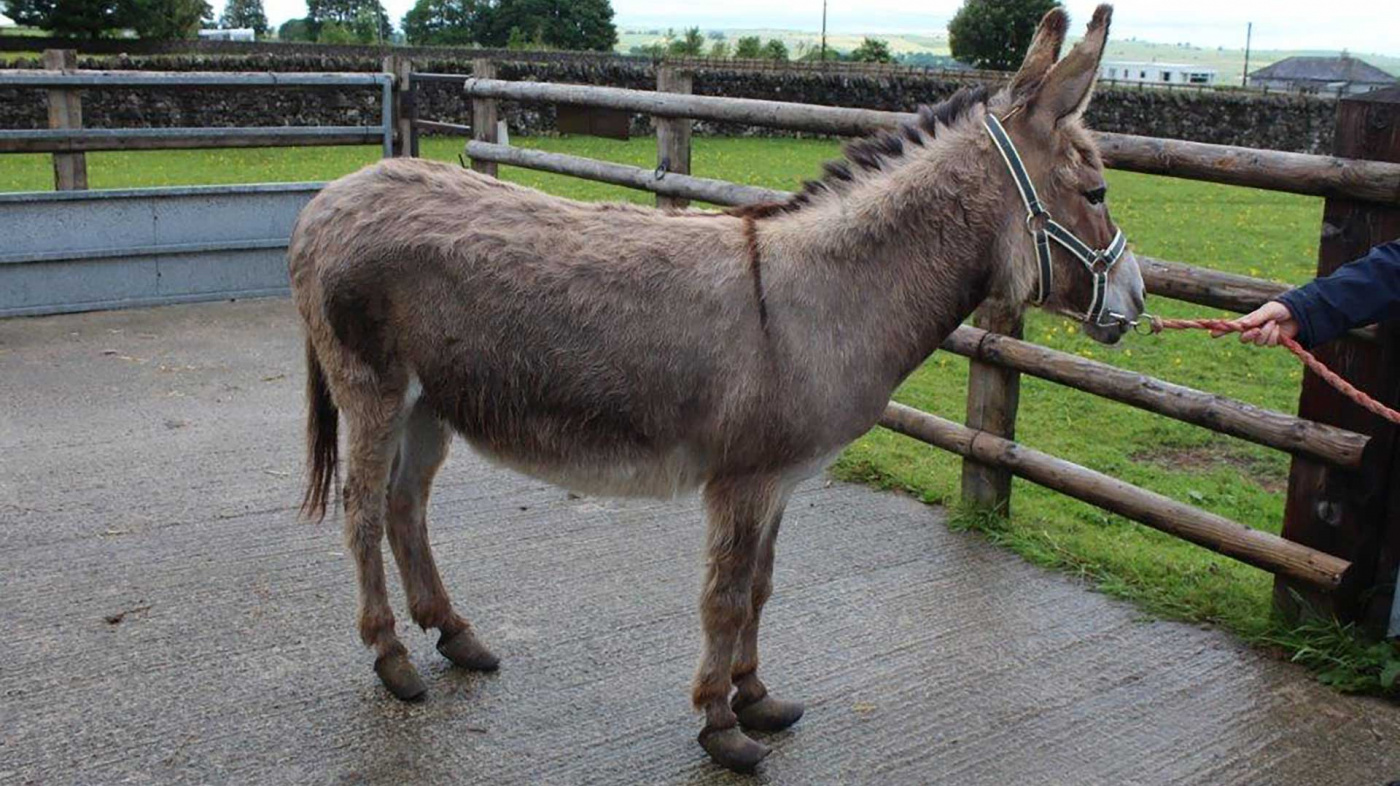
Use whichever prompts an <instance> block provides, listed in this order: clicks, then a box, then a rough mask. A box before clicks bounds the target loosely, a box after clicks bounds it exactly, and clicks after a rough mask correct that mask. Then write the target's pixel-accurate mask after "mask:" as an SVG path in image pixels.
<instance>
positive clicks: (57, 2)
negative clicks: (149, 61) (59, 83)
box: [0, 0, 125, 38]
mask: <svg viewBox="0 0 1400 786" xmlns="http://www.w3.org/2000/svg"><path fill="white" fill-rule="evenodd" d="M0 7H3V8H4V9H5V16H8V17H9V18H11V19H13V20H14V21H15V24H19V25H29V26H30V27H38V28H40V29H43V30H47V31H49V32H50V33H53V34H54V35H56V36H61V37H64V38H98V37H100V36H101V35H102V34H103V33H107V32H109V31H112V30H117V29H120V28H121V27H122V26H123V12H124V10H125V9H124V4H123V3H122V2H121V0H4V2H3V5H0Z"/></svg>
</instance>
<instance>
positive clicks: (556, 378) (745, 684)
mask: <svg viewBox="0 0 1400 786" xmlns="http://www.w3.org/2000/svg"><path fill="white" fill-rule="evenodd" d="M1111 12H1112V9H1111V7H1110V6H1107V5H1104V6H1100V7H1099V8H1098V9H1097V11H1096V12H1095V13H1094V16H1093V20H1092V21H1091V22H1090V23H1089V26H1088V33H1087V35H1086V36H1085V38H1084V40H1083V41H1082V42H1081V43H1079V44H1078V45H1077V46H1075V47H1074V49H1073V50H1072V51H1071V52H1070V54H1069V55H1067V56H1066V57H1065V58H1064V59H1063V60H1060V59H1059V54H1060V50H1061V47H1062V45H1063V43H1064V39H1065V33H1066V29H1067V26H1068V19H1067V17H1066V15H1065V14H1064V12H1063V11H1061V10H1059V9H1056V10H1054V11H1051V12H1050V13H1048V14H1047V15H1046V16H1045V17H1044V19H1043V20H1042V21H1041V23H1040V26H1039V28H1038V30H1037V33H1036V35H1035V39H1034V43H1033V45H1032V46H1031V49H1030V51H1029V53H1028V54H1027V55H1026V59H1025V62H1024V64H1023V66H1022V67H1021V69H1020V71H1019V72H1018V73H1017V74H1016V75H1015V77H1014V78H1013V79H1012V80H1011V82H1010V83H1009V84H1008V85H1007V86H1006V87H1005V88H1004V89H1002V90H1001V91H999V92H998V93H997V94H996V95H994V96H989V95H988V93H987V91H986V90H982V89H973V90H965V91H963V92H961V93H958V94H957V95H955V96H954V97H953V98H951V99H950V100H948V101H946V102H944V103H943V104H940V105H938V106H937V107H934V108H932V109H929V108H925V109H923V110H921V112H920V115H919V119H918V120H917V121H915V122H910V123H909V124H907V125H905V126H903V127H902V128H899V129H897V130H894V131H889V132H882V133H879V134H876V135H874V136H872V137H869V138H866V139H863V140H859V141H855V142H853V143H851V144H849V145H848V146H847V148H846V151H845V152H846V160H845V161H841V162H835V163H831V164H828V165H827V166H826V173H825V176H824V177H823V178H822V179H821V180H820V181H819V182H815V183H809V184H807V186H806V188H805V190H804V191H803V192H802V193H800V194H799V195H797V196H796V197H794V198H793V199H792V200H791V201H789V202H786V203H782V204H772V205H765V206H759V207H750V208H744V209H738V210H733V211H729V212H727V213H706V212H701V211H680V212H662V211H658V210H654V209H649V208H643V207H635V206H629V205H620V204H586V203H580V202H574V201H569V200H565V199H559V198H556V197H552V196H547V195H545V194H542V193H539V192H536V191H532V190H530V189H526V188H521V187H517V186H514V185H510V184H507V183H503V182H500V181H497V180H494V179H491V178H487V177H484V176H481V175H478V174H475V173H472V172H469V171H463V170H461V169H458V168H456V167H450V166H447V165H444V164H438V163H433V162H428V161H420V160H405V159H398V160H389V161H383V162H381V163H378V164H374V165H372V166H369V167H367V168H365V169H363V170H361V171H359V172H357V173H355V174H352V175H349V176H347V177H344V178H341V179H340V180H337V181H336V182H334V183H332V184H330V185H329V186H327V187H326V188H325V189H324V190H323V191H322V192H321V193H320V194H319V195H318V196H317V197H316V198H315V199H313V200H312V201H311V202H310V203H309V204H308V205H307V206H306V208H305V209H304V210H303V211H302V213H301V215H300V217H299V218H298V222H297V226H296V228H295V231H294V232H293V236H292V240H291V247H290V252H289V267H290V273H291V281H292V288H293V292H294V295H295V300H296V304H297V308H298V310H299V312H300V314H301V317H302V319H303V320H304V323H305V334H306V362H307V372H308V373H307V380H308V382H307V398H308V418H307V443H308V454H309V465H310V482H309V486H308V489H307V492H306V497H305V499H304V504H303V511H304V513H305V514H306V515H308V516H310V517H313V518H315V517H323V516H324V515H325V512H326V507H327V504H328V502H329V498H330V495H331V487H332V485H333V479H334V478H335V477H336V476H337V474H338V469H337V465H338V452H339V444H338V424H339V419H340V417H341V416H342V415H343V417H344V420H345V425H346V429H347V432H348V433H347V434H346V440H345V451H346V453H347V468H346V473H345V477H344V484H343V503H344V512H345V530H346V538H347V542H348V547H349V550H350V552H351V554H352V556H353V558H354V561H355V567H356V570H357V573H358V580H359V598H360V607H359V617H358V619H359V632H360V637H361V638H362V639H363V640H364V643H365V644H366V645H367V646H369V647H372V648H373V649H374V652H375V654H376V660H375V663H374V669H375V671H376V672H377V674H378V676H379V678H380V679H381V680H382V681H383V683H384V685H385V686H386V687H387V688H388V690H389V691H390V692H392V693H393V695H395V696H397V697H399V698H401V699H414V698H417V697H419V696H421V695H422V694H423V693H424V691H425V689H426V688H425V685H424V683H423V681H422V679H421V678H420V677H419V675H418V673H417V671H416V670H415V668H414V666H413V665H412V663H411V662H410V660H409V657H408V653H407V650H406V649H405V648H404V646H403V644H401V643H400V641H399V639H398V637H397V635H396V634H395V628H394V626H395V620H394V614H393V612H392V611H391V610H390V607H389V603H388V600H387V598H386V595H385V576H384V564H383V560H382V551H381V537H382V536H383V535H384V534H385V532H386V530H387V533H388V540H389V546H390V548H391V550H392V551H393V554H394V558H395V560H396V562H397V563H398V567H399V571H400V574H401V576H402V580H403V585H404V589H405V594H406V595H407V600H408V606H409V613H410V615H411V617H412V619H413V621H414V622H415V623H417V624H418V625H419V626H421V627H422V628H423V629H425V630H426V629H428V628H436V629H437V630H438V631H439V632H440V639H439V642H438V645H437V647H438V650H439V651H440V652H441V653H442V655H444V656H445V657H447V658H448V659H449V660H451V661H452V662H453V663H454V664H456V665H459V666H462V667H465V668H467V669H478V670H492V669H495V668H496V667H497V664H498V661H497V658H496V656H495V655H493V654H492V653H491V651H490V650H489V649H487V647H486V646H485V645H484V644H483V643H482V642H481V641H480V640H479V639H478V638H477V635H476V633H475V632H474V630H473V628H472V626H471V625H470V624H469V623H468V622H467V620H466V618H465V617H463V616H462V615H461V614H460V613H459V611H458V610H457V609H456V608H454V606H453V604H452V602H451V601H450V600H449V598H448V593H447V590H446V589H445V587H444V586H443V582H442V579H441V577H440V576H439V573H438V570H437V567H436V566H435V564H434V561H433V555H432V550H431V549H430V547H429V544H428V536H427V530H426V520H425V514H426V511H427V509H428V496H429V492H430V490H431V487H432V483H433V477H434V474H435V473H436V472H437V471H438V468H439V467H440V466H441V465H442V463H443V461H444V459H445V458H446V456H447V452H448V446H449V443H450V442H451V437H452V433H453V432H454V431H455V432H456V433H458V434H460V435H461V436H462V437H463V438H464V439H465V440H466V441H467V442H468V443H469V444H470V445H471V446H472V447H473V448H474V449H475V450H476V451H478V452H479V453H481V454H483V455H484V456H486V457H488V458H490V459H492V460H494V461H496V462H498V463H500V464H503V465H505V466H507V467H510V468H513V469H515V470H518V471H520V472H524V473H528V474H529V475H532V476H534V477H538V478H543V479H546V480H549V481H551V482H554V483H557V484H559V485H561V486H564V487H567V488H569V489H572V490H575V491H580V492H583V493H588V494H597V495H648V496H659V497H674V496H676V495H678V494H682V493H685V492H689V491H693V490H697V489H698V490H700V493H701V495H702V497H703V501H704V507H705V510H706V515H707V538H706V550H707V559H706V562H705V578H704V584H703V589H702V591H701V596H700V618H701V624H702V626H703V633H704V648H703V653H702V655H701V658H700V664H699V667H698V670H697V673H696V676H695V679H694V683H693V688H692V693H691V699H692V701H693V703H694V706H695V707H696V709H697V710H699V711H700V712H703V713H704V716H705V726H704V729H703V731H702V732H701V733H700V737H699V741H700V744H701V746H702V747H703V748H704V750H705V751H706V752H707V753H708V754H709V755H710V756H711V757H712V758H713V759H714V761H716V762H717V763H719V764H720V765H723V766H725V767H728V768H731V769H735V770H747V769H750V768H752V767H754V766H755V765H756V764H757V763H758V761H759V760H760V759H762V758H763V757H764V756H765V755H766V754H767V753H768V748H767V747H766V746H764V745H762V744H761V743H759V742H757V741H755V740H754V739H752V738H750V737H749V736H747V735H746V734H745V733H744V731H742V730H741V727H742V729H747V730H749V731H759V732H768V731H775V730H779V729H783V728H786V727H788V726H790V725H792V724H793V723H795V722H796V721H797V720H798V718H799V717H801V715H802V713H803V705H802V704H800V703H798V702H794V701H786V700H781V699H778V698H776V697H774V696H771V695H769V693H768V689H767V687H766V686H765V685H764V683H763V681H762V680H760V679H759V676H758V665H759V656H758V630H759V618H760V615H761V614H762V612H763V607H764V603H765V602H766V601H767V600H768V598H769V595H770V594H771V592H772V581H771V575H772V570H773V555H774V544H775V541H776V540H777V535H778V528H779V524H780V522H781V520H782V517H783V509H784V507H785V505H786V503H787V501H788V497H789V495H790V494H791V493H792V491H793V488H794V486H796V485H797V484H798V483H799V482H800V481H802V480H803V479H805V478H809V477H812V476H814V475H816V474H817V473H820V472H821V471H822V470H823V468H824V467H825V466H826V465H827V464H828V462H829V461H831V460H832V458H833V457H834V456H835V455H836V454H837V453H838V452H839V451H840V450H841V449H842V448H843V447H844V446H845V445H847V444H848V443H850V442H851V441H852V440H854V439H856V438H857V437H858V436H860V435H861V434H862V433H864V432H865V431H866V430H868V429H869V428H871V426H873V425H874V424H875V423H876V421H877V419H878V418H879V417H880V415H881V412H882V411H883V410H884V408H885V405H886V403H887V402H888V401H889V399H890V395H891V393H892V392H893V391H894V389H895V387H896V386H897V385H898V384H899V383H900V381H901V380H903V379H904V378H905V377H906V376H907V375H908V374H909V373H910V372H912V371H913V370H914V369H915V368H916V367H918V366H919V365H920V363H922V362H923V361H924V360H925V359H926V358H927V357H928V356H929V355H930V354H931V353H932V352H933V351H934V349H936V348H937V347H938V346H939V344H940V342H942V341H943V339H944V338H945V337H946V336H947V335H948V334H949V333H950V332H952V331H953V330H954V329H955V328H956V327H957V326H958V325H959V323H961V322H962V321H963V320H964V319H966V318H967V317H968V316H969V315H970V314H971V313H972V311H973V310H974V308H976V307H977V306H978V305H979V304H982V303H984V302H985V303H986V307H988V308H1000V309H1019V308H1022V307H1023V306H1024V304H1026V303H1027V302H1029V301H1033V300H1034V301H1040V305H1042V306H1043V307H1045V308H1049V309H1053V310H1056V311H1060V312H1064V313H1076V314H1079V313H1084V312H1087V313H1085V318H1086V319H1087V320H1088V322H1087V324H1086V327H1085V332H1086V333H1088V334H1089V335H1090V336H1092V337H1093V338H1094V339H1096V340H1099V341H1102V342H1105V343H1113V342H1115V341H1117V340H1118V338H1119V337H1120V336H1121V335H1122V334H1123V333H1124V332H1125V330H1126V329H1127V325H1128V324H1129V323H1131V321H1132V320H1133V319H1134V318H1135V317H1137V316H1138V315H1139V314H1140V313H1141V312H1142V309H1143V284H1142V278H1141V276H1140V274H1139V271H1138V267H1137V262H1136V260H1135V259H1134V258H1133V256H1132V254H1131V253H1124V251H1123V248H1122V242H1121V233H1120V232H1118V231H1117V228H1116V227H1115V225H1114V224H1113V222H1112V220H1111V219H1110V218H1109V214H1108V211H1107V209H1106V207H1105V205H1104V202H1103V197H1104V193H1105V185H1104V179H1103V168H1102V164H1101V161H1100V158H1099V155H1098V153H1097V151H1096V149H1095V146H1094V144H1093V142H1092V139H1091V137H1090V136H1089V135H1088V133H1087V132H1086V131H1085V130H1084V129H1083V127H1082V125H1081V122H1080V115H1081V113H1082V112H1083V110H1084V108H1085V106H1086V104H1087V103H1088V102H1089V98H1090V95H1091V92H1092V89H1093V85H1094V82H1095V77H1096V74H1097V70H1098V63H1099V59H1100V57H1101V55H1102V53H1103V48H1104V44H1105V41H1106V39H1107V36H1108V28H1109V20H1110V15H1111ZM1057 61H1058V62H1057ZM993 121H995V122H993ZM994 127H995V128H994ZM996 129H1000V136H998V134H997V133H995V130H996ZM1008 151H1009V152H1008ZM1018 172H1019V174H1018ZM1027 189H1029V191H1027ZM1027 211H1029V212H1027ZM1051 216H1054V217H1055V218H1057V219H1058V222H1056V221H1055V220H1053V219H1051ZM1052 228H1053V229H1057V230H1058V232H1059V233H1060V234H1057V233H1055V232H1050V234H1049V237H1050V238H1051V239H1054V240H1057V241H1059V242H1058V244H1057V245H1054V246H1052V245H1051V244H1050V243H1049V242H1048V241H1047V240H1046V237H1047V231H1049V230H1051V229H1052ZM1080 239H1083V240H1080ZM1070 241H1075V242H1078V243H1079V246H1080V251H1083V252H1084V253H1080V251H1075V253H1070V252H1071V251H1074V245H1073V244H1072V243H1071V242H1070ZM1114 245H1116V246H1117V251H1116V252H1112V253H1105V252H1095V251H1093V249H1100V248H1105V247H1112V246H1114ZM1086 254H1088V255H1087V256H1086ZM1115 262H1116V264H1114V263H1115ZM1086 304H1092V305H1086ZM731 694H732V698H731Z"/></svg>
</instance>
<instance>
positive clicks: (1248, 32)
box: [1240, 22, 1254, 87]
mask: <svg viewBox="0 0 1400 786" xmlns="http://www.w3.org/2000/svg"><path fill="white" fill-rule="evenodd" d="M1253 39H1254V23H1253V22H1250V23H1249V27H1246V28H1245V31H1244V76H1242V77H1240V87H1249V44H1250V42H1251V41H1252V40H1253Z"/></svg>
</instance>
